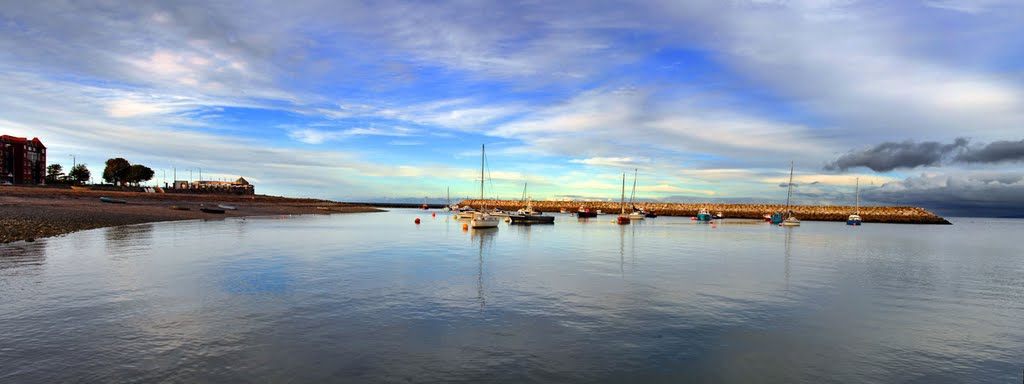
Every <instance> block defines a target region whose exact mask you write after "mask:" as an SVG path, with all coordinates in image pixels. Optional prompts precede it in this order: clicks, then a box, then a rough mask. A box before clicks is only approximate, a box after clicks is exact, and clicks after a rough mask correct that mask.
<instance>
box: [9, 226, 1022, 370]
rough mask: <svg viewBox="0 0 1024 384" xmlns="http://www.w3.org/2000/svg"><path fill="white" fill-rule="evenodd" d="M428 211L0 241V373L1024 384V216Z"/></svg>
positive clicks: (103, 232)
mask: <svg viewBox="0 0 1024 384" xmlns="http://www.w3.org/2000/svg"><path fill="white" fill-rule="evenodd" d="M414 215H415V216H414ZM421 216H422V212H420V211H412V210H410V211H408V212H405V211H397V212H390V213H383V214H372V215H371V214H368V215H351V216H346V215H339V216H332V217H319V216H317V217H309V218H289V219H288V220H250V221H248V222H235V221H232V220H227V221H223V222H201V221H195V222H181V223H166V224H163V223H162V224H154V225H152V226H149V227H135V228H129V227H125V228H119V229H116V230H113V231H110V230H97V231H86V232H81V233H76V234H71V235H69V236H68V237H65V238H55V239H49V241H48V243H47V244H45V246H44V244H40V243H42V242H40V243H36V244H12V245H8V246H4V247H0V252H3V254H2V256H0V324H3V330H2V331H0V367H4V368H9V367H13V368H11V369H5V370H2V371H0V381H2V382H7V381H10V382H69V381H76V380H78V381H96V382H120V381H133V380H134V381H175V382H236V381H243V382H245V381H299V382H324V381H343V380H348V381H372V382H394V381H428V382H434V381H437V382H480V381H510V382H531V381H533V382H536V381H543V382H595V381H600V382H606V381H623V382H625V381H631V382H657V381H660V382H688V381H712V382H830V381H832V382H923V381H932V382H962V381H978V382H1016V381H1013V380H1019V374H1020V373H1019V371H1018V369H1019V368H1018V365H1019V351H1020V350H1022V347H1024V332H1022V331H1021V329H1020V327H1019V324H1018V323H1019V321H1016V320H1017V319H1020V318H1022V317H1024V304H1022V303H1024V300H1022V298H1024V286H1022V285H1020V284H1019V282H1020V279H1019V278H1017V277H1018V276H1020V274H1021V273H1024V269H1022V268H1024V267H1022V266H1024V255H1022V254H1021V253H1020V252H1019V245H1018V244H1017V243H1016V242H1010V241H1003V242H1000V239H1014V238H1015V237H1014V236H1013V235H1014V234H1016V233H1019V232H1020V231H1024V225H1016V224H1012V223H1011V224H1001V225H1002V226H1004V227H986V229H985V230H984V231H978V230H973V232H972V228H954V229H956V230H957V231H946V230H945V227H919V226H890V227H882V226H877V227H876V226H865V227H862V228H860V229H858V230H857V231H856V234H855V235H854V234H852V233H851V231H847V230H845V227H844V226H842V225H836V226H831V227H830V226H829V225H828V223H814V222H807V223H805V224H804V226H802V227H800V228H796V229H795V230H794V228H766V227H764V226H761V225H754V224H750V225H721V226H719V228H717V229H714V230H712V229H710V228H709V227H708V226H698V225H693V224H692V223H690V222H689V220H680V219H675V218H670V217H666V218H659V219H657V221H650V222H647V221H645V222H644V223H646V224H642V225H630V226H618V225H614V224H611V223H609V222H608V220H600V221H598V220H595V221H592V222H590V223H587V224H586V225H581V224H578V222H576V221H575V220H569V219H566V220H564V221H559V223H558V225H557V226H553V227H552V226H547V227H535V228H530V227H510V226H506V225H504V224H502V225H501V228H500V229H496V230H468V231H465V232H464V231H461V230H460V228H461V224H462V222H461V221H456V220H455V219H450V217H444V218H442V219H439V220H429V219H428V220H425V221H424V223H423V224H422V225H420V226H418V227H417V226H413V225H412V224H411V222H412V220H413V218H414V217H421ZM452 225H457V227H455V229H454V230H453V229H452V228H451V226H452ZM1005 226H1008V228H1006V227H1005ZM513 228H515V229H513ZM876 228H877V229H876ZM780 229H781V230H785V232H783V233H780V232H778V230H780ZM616 232H617V233H616ZM989 232H993V233H991V234H990V233H989ZM616 235H618V236H616ZM977 236H982V237H986V236H987V237H988V238H987V241H985V242H984V243H980V242H978V241H977V240H976V239H975V237H977ZM627 243H628V244H627ZM866 245H870V246H866ZM780 248H782V249H781V250H782V251H783V254H782V256H783V263H784V265H783V267H784V278H785V284H783V282H782V281H779V279H778V277H780V276H778V256H779V253H778V251H779V250H780ZM980 248H983V249H984V251H983V252H982V251H980V250H979V249H980ZM12 252H13V253H14V254H13V256H15V257H14V258H12V257H11V256H12ZM972 252H973V253H972ZM616 253H617V255H616ZM627 253H628V254H630V260H631V268H630V277H629V278H626V277H625V256H626V254H627ZM964 255H971V257H964ZM615 256H619V257H618V260H615ZM19 258H20V259H19ZM616 261H618V263H616ZM615 264H619V265H618V267H619V276H618V277H616V276H615V273H614V272H615V271H614V270H615ZM26 271H35V272H37V273H32V274H30V273H25V272H26ZM473 275H475V276H473ZM112 343H115V344H116V345H117V348H110V347H109V346H110V345H111V344H112ZM111 362H116V364H112V363H111ZM695 376H696V377H695ZM965 378H966V379H965Z"/></svg>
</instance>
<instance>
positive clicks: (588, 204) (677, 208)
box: [459, 200, 950, 224]
mask: <svg viewBox="0 0 1024 384" xmlns="http://www.w3.org/2000/svg"><path fill="white" fill-rule="evenodd" d="M481 203H483V205H486V206H487V208H499V209H503V210H516V209H519V208H522V207H523V203H522V202H521V201H518V200H483V201H481V200H463V201H461V202H459V205H460V206H466V205H468V206H471V207H474V208H479V207H480V206H481ZM635 205H636V207H637V208H643V209H644V210H647V211H654V212H655V213H657V214H658V215H659V216H694V215H696V214H697V211H699V210H700V209H701V208H706V209H707V210H708V211H709V212H711V214H716V213H718V212H721V213H722V216H724V217H726V218H743V219H763V218H764V215H765V214H770V213H772V212H782V211H783V210H785V209H786V206H785V205H772V204H701V203H636V204H635ZM580 207H585V208H589V209H591V210H596V209H600V210H602V211H603V212H604V213H618V212H619V203H617V202H600V201H571V202H567V201H534V202H533V209H534V210H537V211H541V212H558V211H559V210H561V209H562V208H565V209H566V210H568V211H570V212H573V211H576V210H577V209H579V208H580ZM790 209H792V210H793V215H794V216H796V217H797V218H799V219H800V220H810V221H846V218H847V217H848V216H850V213H853V210H854V207H852V206H806V205H797V206H792V207H790ZM627 210H628V204H627ZM860 216H861V219H862V220H863V221H864V222H865V223H901V224H950V222H948V221H946V219H943V218H941V217H939V216H936V215H935V214H933V213H931V212H928V211H927V210H925V209H924V208H918V207H860Z"/></svg>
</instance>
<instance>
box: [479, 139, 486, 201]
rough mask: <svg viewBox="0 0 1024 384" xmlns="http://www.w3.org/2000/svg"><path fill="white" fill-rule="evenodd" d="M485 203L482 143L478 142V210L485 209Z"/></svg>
mask: <svg viewBox="0 0 1024 384" xmlns="http://www.w3.org/2000/svg"><path fill="white" fill-rule="evenodd" d="M486 210H487V204H485V203H484V144H480V211H481V212H483V211H486Z"/></svg>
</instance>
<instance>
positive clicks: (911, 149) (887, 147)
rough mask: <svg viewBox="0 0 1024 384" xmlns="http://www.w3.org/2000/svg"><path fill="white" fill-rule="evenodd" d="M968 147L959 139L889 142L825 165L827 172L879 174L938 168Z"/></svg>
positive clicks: (849, 154) (964, 140) (851, 153)
mask: <svg viewBox="0 0 1024 384" xmlns="http://www.w3.org/2000/svg"><path fill="white" fill-rule="evenodd" d="M966 146H967V139H965V138H957V139H956V140H955V141H953V143H952V144H942V143H939V142H935V141H925V142H921V143H915V142H913V141H910V140H907V141H904V142H902V143H897V142H886V143H882V144H879V145H876V146H874V147H872V148H868V149H866V150H863V151H851V152H849V153H847V154H845V155H842V156H839V158H838V159H836V160H835V161H833V162H831V163H828V164H826V165H825V170H826V171H836V170H838V171H845V170H847V169H850V168H856V167H867V168H869V169H871V170H873V171H876V172H888V171H891V170H894V169H896V168H916V167H920V166H935V165H939V164H940V163H941V162H942V159H943V158H944V157H946V156H947V155H950V154H952V153H953V152H955V151H957V150H959V149H963V148H965V147H966Z"/></svg>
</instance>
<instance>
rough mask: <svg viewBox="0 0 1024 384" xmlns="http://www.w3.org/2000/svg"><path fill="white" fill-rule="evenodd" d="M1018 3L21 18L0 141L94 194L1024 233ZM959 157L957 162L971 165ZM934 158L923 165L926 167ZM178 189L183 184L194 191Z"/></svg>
mask: <svg viewBox="0 0 1024 384" xmlns="http://www.w3.org/2000/svg"><path fill="white" fill-rule="evenodd" d="M1022 15H1024V5H1022V4H1021V3H1020V2H1016V1H955V0H950V1H940V0H933V1H907V2H888V1H852V0H851V1H771V0H757V1H686V2H678V1H665V2H662V1H647V2H637V3H615V2H594V1H586V2H572V1H565V2H507V1H499V2H486V1H472V2H464V1H454V2H443V1H442V2H429V3H421V2H402V1H398V2H394V1H382V2H373V3H365V2H345V1H296V2H288V3H281V2H274V1H263V2H259V1H258V2H215V3H211V2H190V1H173V2H160V1H156V2H148V1H143V2H131V3H119V2H113V3H102V2H87V3H79V4H75V3H67V2H49V1H34V2H28V1H25V2H15V3H14V4H9V6H5V7H3V8H2V9H0V89H4V92H2V94H0V111H3V112H2V113H0V133H5V134H12V135H18V136H30V137H39V138H40V139H41V140H43V141H44V143H45V144H46V145H47V146H48V147H49V149H50V152H49V156H50V162H51V163H53V162H59V163H65V164H70V157H69V156H68V155H69V154H74V155H76V156H77V158H78V159H79V162H83V163H87V164H88V165H90V167H91V168H92V169H93V171H94V172H98V171H101V170H102V169H101V165H102V163H103V161H104V160H105V159H107V158H109V157H125V158H127V159H128V160H129V161H131V162H133V163H141V164H145V165H148V166H150V167H152V168H154V169H156V170H157V180H156V181H158V182H159V181H162V180H163V171H164V170H166V172H167V178H168V179H170V178H171V173H172V171H171V170H172V167H173V168H174V169H177V174H178V178H179V179H182V178H187V174H188V170H189V169H193V170H195V171H194V172H193V177H194V178H195V177H198V169H199V168H202V170H203V176H204V178H230V179H233V178H237V177H238V176H244V177H246V178H247V179H248V180H250V181H252V182H253V183H254V184H256V185H257V189H258V191H259V192H261V193H266V194H275V195H287V196H310V197H320V198H329V199H338V200H377V199H383V198H417V199H418V198H421V197H422V196H431V197H443V195H444V193H445V190H446V188H451V191H452V194H453V195H454V196H458V197H463V196H467V195H476V194H478V190H479V189H478V188H479V187H478V184H477V181H476V180H477V179H478V178H479V164H480V159H479V151H480V145H481V144H487V147H488V163H489V170H490V172H489V175H490V179H491V180H490V182H489V183H488V185H487V187H488V188H487V195H488V196H491V197H493V196H498V197H506V198H513V197H518V196H519V195H520V193H521V190H522V186H523V183H526V182H528V183H529V186H530V191H529V194H530V195H532V196H533V197H534V198H537V199H564V198H576V199H612V198H614V197H615V196H617V195H618V194H619V187H620V182H621V179H620V178H621V175H622V173H623V172H625V173H630V174H632V172H633V170H634V169H638V170H639V171H638V172H639V178H638V179H639V180H638V191H637V195H638V196H639V197H640V198H642V199H645V200H665V201H698V200H707V199H716V200H724V201H751V202H765V201H782V200H784V199H785V196H786V193H785V186H786V185H785V182H786V178H787V176H788V171H789V170H788V165H789V162H790V161H791V160H792V161H794V162H795V163H796V177H795V179H796V181H795V183H794V184H796V185H797V187H796V188H795V189H796V190H797V191H796V198H797V202H798V203H803V204H850V203H852V200H853V196H852V192H853V184H854V182H855V179H856V178H858V177H859V178H860V180H861V185H862V194H863V196H864V197H865V198H866V199H867V200H871V201H874V202H878V203H888V204H893V203H896V202H899V203H901V204H919V205H924V206H926V207H930V208H933V209H936V210H939V211H940V212H942V211H945V212H950V213H954V214H972V213H976V214H986V215H989V214H991V215H1002V214H1024V171H1022V170H1021V167H1020V166H1021V161H1022V160H1024V129H1022V127H1024V124H1022V123H1024V87H1022V85H1024V70H1022V68H1024V41H1022V40H1024V38H1022V37H1020V36H1024V33H1022V32H1024V30H1022V29H1024V20H1022V18H1024V16H1022ZM958 138H965V139H967V140H966V141H959V142H958V141H957V139H958ZM933 144H934V145H933ZM183 175H184V176H183Z"/></svg>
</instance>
